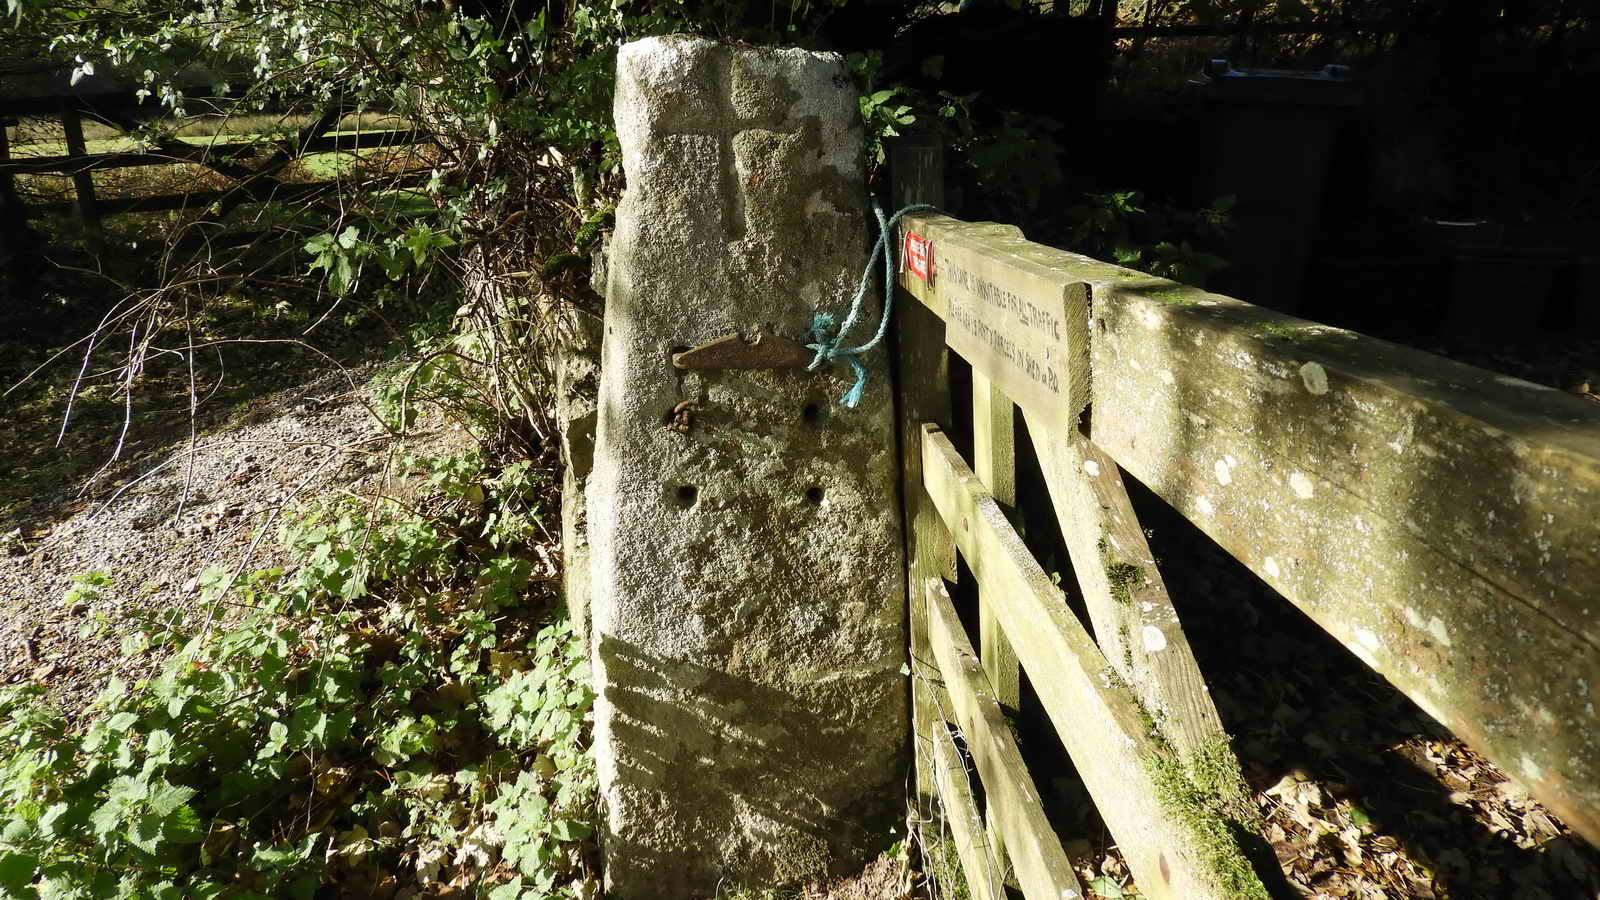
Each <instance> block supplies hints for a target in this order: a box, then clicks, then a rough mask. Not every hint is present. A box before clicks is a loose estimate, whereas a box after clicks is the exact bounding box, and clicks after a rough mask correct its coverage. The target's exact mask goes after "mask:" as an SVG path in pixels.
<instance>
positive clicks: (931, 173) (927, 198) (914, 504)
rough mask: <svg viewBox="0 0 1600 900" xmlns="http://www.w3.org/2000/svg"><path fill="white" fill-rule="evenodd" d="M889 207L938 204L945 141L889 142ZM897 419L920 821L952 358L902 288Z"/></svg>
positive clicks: (932, 797)
mask: <svg viewBox="0 0 1600 900" xmlns="http://www.w3.org/2000/svg"><path fill="white" fill-rule="evenodd" d="M887 149H888V157H889V177H890V193H891V198H890V199H891V205H892V207H893V208H894V209H896V210H898V209H903V208H905V207H907V206H910V205H912V204H914V203H928V204H932V205H934V206H940V205H942V204H943V203H944V200H945V195H944V144H943V143H942V142H941V141H940V140H939V138H937V137H934V136H921V135H907V136H905V137H901V138H897V139H895V140H893V141H890V142H888V144H887ZM895 315H896V316H897V317H898V320H899V327H897V328H895V329H893V331H892V332H891V333H892V334H893V335H894V338H895V397H896V399H897V404H896V417H897V421H898V425H899V434H900V474H901V482H900V497H901V502H902V504H903V505H904V514H905V529H906V531H905V534H906V565H907V569H908V575H907V578H906V584H907V586H908V588H909V603H910V610H909V614H910V619H909V622H910V631H911V634H910V640H911V669H912V671H911V676H912V677H911V701H912V704H911V706H912V709H911V716H912V730H913V735H912V738H913V741H912V743H913V750H914V754H915V757H916V763H915V768H916V787H915V790H916V807H917V813H918V815H919V816H920V817H921V818H923V819H924V820H926V819H927V818H928V817H929V816H930V815H931V813H932V812H933V810H934V809H936V808H937V806H938V799H937V798H938V795H939V792H938V787H937V784H936V781H935V777H934V761H935V760H936V759H937V758H938V757H937V753H936V750H937V745H936V741H937V739H938V738H939V737H940V736H941V735H942V734H943V731H944V725H943V722H944V717H943V715H942V713H941V712H940V711H939V708H938V704H937V703H936V702H935V693H934V692H935V690H936V688H935V684H936V683H937V681H938V677H939V675H938V663H937V661H936V660H935V659H934V656H933V651H932V649H931V648H930V647H929V644H928V617H927V610H926V604H925V603H924V602H923V599H922V592H923V590H924V585H926V584H927V583H928V581H929V580H930V579H936V578H945V579H948V580H950V581H954V580H955V572H956V547H955V542H954V541H952V540H951V538H950V535H949V533H948V532H947V531H946V530H945V528H944V525H943V523H941V522H940V521H939V514H938V511H937V510H935V509H934V508H933V504H932V501H930V500H929V499H928V495H927V491H926V490H925V489H924V488H923V486H922V430H921V429H922V423H923V422H938V423H940V424H941V425H944V426H948V425H949V424H950V388H949V385H950V360H949V354H948V351H947V350H946V349H945V344H944V321H943V320H942V319H940V318H939V317H938V316H937V315H934V314H933V313H932V312H930V311H929V310H928V308H927V307H925V306H923V305H922V304H921V303H918V302H916V300H915V299H913V298H912V297H910V296H909V295H907V294H906V293H905V292H904V291H903V290H900V289H898V288H897V289H896V291H895Z"/></svg>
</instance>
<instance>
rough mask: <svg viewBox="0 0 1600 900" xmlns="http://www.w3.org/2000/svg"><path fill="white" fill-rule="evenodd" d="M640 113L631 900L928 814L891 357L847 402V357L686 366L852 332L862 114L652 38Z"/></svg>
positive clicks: (613, 815)
mask: <svg viewBox="0 0 1600 900" xmlns="http://www.w3.org/2000/svg"><path fill="white" fill-rule="evenodd" d="M616 120H617V133H618V137H619V139H620V142H621V145H622V160H623V167H624V169H625V170H626V173H627V184H628V188H627V193H626V194H625V195H624V197H623V200H622V205H621V206H620V207H619V208H618V209H617V222H616V231H615V234H614V236H613V238H612V241H611V244H610V249H609V251H608V260H607V271H608V275H607V305H606V314H605V336H604V349H603V365H602V376H601V385H600V397H599V416H598V426H597V429H596V447H595V463H594V472H593V475H592V476H591V480H590V483H589V490H588V498H589V500H588V502H589V524H590V542H591V546H592V552H593V561H592V576H593V611H592V615H593V637H592V645H593V647H594V665H595V681H596V685H595V688H596V691H597V692H598V694H599V699H598V701H597V704H596V710H595V740H596V753H597V757H598V760H599V771H600V782H601V789H602V795H603V805H604V810H605V817H606V821H605V834H604V850H605V854H606V867H607V871H606V881H607V888H608V891H609V894H608V895H609V896H611V897H615V898H621V900H634V898H687V897H697V898H698V897H709V896H712V895H713V893H714V892H715V890H716V889H717V886H718V885H719V884H721V885H722V886H723V887H724V888H727V887H731V886H734V885H739V884H744V885H748V886H774V885H782V884H792V883H797V882H803V881H808V880H811V879H814V878H819V877H823V876H827V875H829V874H834V873H839V872H843V871H845V870H848V869H850V868H852V867H855V866H859V865H860V864H861V863H863V862H865V861H867V860H869V859H870V858H871V857H872V856H873V855H874V854H876V853H877V852H879V851H880V850H881V849H882V848H883V846H884V844H885V843H886V841H887V840H888V837H887V836H888V834H889V832H890V829H891V828H892V827H893V825H894V823H895V822H896V821H897V820H898V819H899V818H900V816H901V815H903V812H904V808H905V779H906V765H907V761H908V753H907V749H908V748H907V734H908V725H907V687H906V682H905V676H904V675H903V674H902V671H903V666H904V664H905V661H906V651H905V645H906V643H905V642H906V637H905V627H906V626H905V590H904V585H903V580H904V576H903V571H902V556H901V537H900V517H899V514H898V505H897V504H898V500H897V498H896V488H895V485H896V448H895V437H894V431H893V422H892V408H893V405H892V398H891V396H890V393H889V390H888V385H889V383H890V381H889V377H888V370H887V360H886V359H885V357H884V356H883V355H882V354H881V353H879V354H873V355H870V356H868V357H867V358H866V359H865V360H864V361H865V363H866V364H867V366H868V368H869V369H871V370H872V372H873V379H872V381H871V382H870V383H869V384H868V387H867V390H866V394H865V397H864V398H863V400H862V402H861V404H860V406H859V407H858V408H856V409H847V408H844V407H843V406H840V405H839V404H838V402H837V398H838V397H839V396H840V394H841V393H843V391H844V390H845V389H846V388H848V387H849V385H850V379H851V377H852V376H851V375H850V373H849V371H848V367H845V366H842V365H841V366H835V367H833V370H832V371H822V372H817V373H811V372H805V371H803V370H794V369H790V370H785V371H775V370H736V369H693V370H679V369H676V368H674V366H673V364H672V361H671V356H672V354H673V352H674V351H682V350H685V349H687V348H689V347H692V346H695V345H698V344H701V343H704V342H707V341H710V340H712V339H714V338H718V337H721V336H724V335H727V334H729V333H731V332H741V333H744V334H746V335H751V334H754V333H756V332H758V331H760V330H763V329H767V330H770V331H771V332H773V333H775V334H778V335H781V336H784V337H788V338H794V339H798V338H800V337H801V336H802V335H803V333H804V331H805V330H806V328H807V327H808V325H809V324H810V322H811V319H812V316H813V314H815V313H816V312H819V311H830V312H834V313H836V314H840V315H841V318H842V313H843V312H844V308H845V306H846V305H847V304H848V302H849V298H850V296H851V294H852V293H853V292H854V289H855V284H856V282H857V281H858V280H859V279H860V277H861V270H862V266H863V264H864V263H865V261H866V250H867V243H866V233H865V230H864V223H865V222H866V220H867V217H866V215H865V212H864V203H865V192H864V187H863V184H862V165H861V160H862V134H861V130H860V127H859V125H858V121H857V113H856V108H855V97H854V95H853V93H852V91H851V89H850V86H849V83H848V81H847V80H846V78H845V72H844V68H843V65H842V64H841V61H840V59H839V57H838V56H836V55H833V54H820V53H810V52H804V51H800V50H773V49H756V48H735V47H732V46H727V45H723V44H718V43H715V42H712V41H706V40H701V39H694V38H687V37H681V36H680V37H666V38H650V39H646V40H641V41H637V42H635V43H632V44H628V45H627V46H625V47H623V48H622V50H621V52H620V54H619V57H618V60H617V95H616ZM877 305H878V304H877V303H876V302H873V303H872V304H871V309H870V310H868V313H867V314H866V315H864V316H863V319H864V320H866V321H865V325H864V327H862V328H859V329H858V334H857V335H855V336H856V337H857V338H858V340H859V339H860V337H861V335H870V333H871V329H872V328H873V327H874V326H875V325H876V323H877V317H878V314H879V312H880V311H879V310H878V309H877Z"/></svg>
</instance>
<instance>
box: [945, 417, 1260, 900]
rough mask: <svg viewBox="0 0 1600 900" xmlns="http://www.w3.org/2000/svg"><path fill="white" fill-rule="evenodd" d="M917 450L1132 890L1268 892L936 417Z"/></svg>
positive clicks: (1155, 893)
mask: <svg viewBox="0 0 1600 900" xmlns="http://www.w3.org/2000/svg"><path fill="white" fill-rule="evenodd" d="M922 451H923V477H924V479H925V480H926V484H927V487H928V494H929V496H930V497H931V498H932V500H933V502H934V504H935V505H936V506H937V507H938V509H939V515H940V516H941V517H942V518H943V520H944V521H945V522H946V523H947V524H948V526H949V530H950V532H951V534H952V535H953V536H954V537H955V539H956V545H957V547H958V548H959V549H960V550H961V554H962V556H964V557H965V558H966V559H967V563H968V565H969V567H970V568H971V569H972V571H973V574H974V575H975V576H976V577H977V579H978V581H979V582H980V583H981V584H983V585H984V586H985V587H990V588H993V589H994V590H993V593H992V595H991V596H992V597H994V598H995V599H996V600H997V601H999V602H997V603H996V605H995V606H996V612H997V613H998V615H999V617H1000V622H1001V625H1002V626H1004V628H1005V630H1006V635H1007V636H1008V637H1009V638H1010V639H1011V645H1012V647H1014V648H1015V649H1016V652H1017V657H1018V658H1019V659H1020V660H1021V661H1022V667H1023V669H1024V670H1025V671H1026V672H1027V673H1028V680H1029V682H1030V683H1031V684H1032V685H1033V686H1034V689H1035V691H1036V692H1037V693H1038V695H1039V700H1040V702H1041V703H1042V704H1043V705H1044V708H1045V711H1046V712H1047V713H1049V715H1050V719H1051V721H1052V722H1054V723H1055V726H1056V732H1057V734H1058V735H1059V736H1060V737H1061V741H1062V743H1063V744H1064V745H1065V746H1066V748H1067V753H1068V754H1069V755H1070V756H1071V757H1072V762H1073V765H1074V766H1076V767H1077V769H1078V774H1079V775H1080V776H1082V778H1083V781H1084V784H1085V785H1086V786H1088V788H1089V793H1090V795H1091V796H1093V797H1094V800H1095V806H1096V807H1097V808H1098V809H1099V811H1100V814H1101V816H1102V817H1103V818H1104V819H1105V822H1106V825H1107V826H1108V827H1109V828H1110V829H1111V833H1112V834H1113V835H1114V836H1115V837H1116V839H1117V846H1118V847H1119V848H1120V849H1121V850H1122V852H1123V854H1124V855H1125V857H1126V859H1127V861H1128V867H1129V868H1130V869H1131V870H1132V871H1133V875H1134V878H1135V880H1136V881H1137V882H1138V884H1139V889H1140V891H1142V892H1143V893H1144V894H1145V895H1147V896H1150V897H1157V898H1165V897H1171V898H1186V900H1190V898H1204V897H1217V898H1224V897H1227V898H1238V897H1259V898H1265V897H1266V889H1265V888H1264V887H1263V886H1262V885H1261V881H1260V879H1259V878H1258V877H1257V876H1256V875H1255V873H1254V872H1253V871H1252V870H1251V868H1250V865H1249V863H1248V862H1247V861H1246V860H1245V858H1244V855H1243V854H1242V853H1241V852H1240V849H1239V847H1238V845H1237V843H1236V842H1235V840H1234V837H1233V834H1232V832H1231V831H1230V828H1229V825H1228V824H1227V823H1226V822H1224V821H1223V820H1221V819H1220V817H1218V816H1217V815H1215V813H1214V812H1213V811H1212V810H1210V809H1208V808H1204V807H1202V806H1199V805H1197V804H1194V803H1185V802H1183V799H1182V798H1184V797H1191V798H1192V797H1194V796H1204V795H1205V794H1206V793H1207V792H1208V791H1207V789H1192V788H1189V787H1187V786H1186V779H1190V778H1195V777H1196V773H1194V772H1192V771H1191V772H1188V773H1186V774H1179V773H1180V772H1181V769H1179V768H1177V767H1178V766H1179V764H1178V763H1176V762H1175V761H1174V760H1173V759H1172V756H1171V752H1170V750H1169V749H1168V748H1166V747H1165V746H1163V744H1162V742H1161V740H1160V738H1159V737H1157V736H1155V735H1152V734H1151V733H1150V732H1149V731H1148V730H1147V729H1146V727H1145V726H1144V723H1143V721H1142V716H1141V712H1140V710H1139V706H1138V702H1137V701H1136V700H1135V699H1134V696H1133V694H1132V692H1131V691H1130V690H1129V689H1128V687H1127V686H1126V685H1125V684H1124V683H1123V682H1122V680H1121V679H1120V678H1119V677H1117V675H1116V672H1115V670H1114V669H1112V668H1111V667H1110V666H1109V665H1108V664H1107V663H1106V661H1105V657H1104V656H1102V655H1101V654H1100V650H1099V648H1097V647H1096V646H1095V644H1094V640H1093V639H1092V638H1090V637H1089V634H1088V632H1087V631H1085V630H1084V628H1083V625H1082V624H1081V623H1080V622H1079V621H1078V620H1077V618H1076V617H1075V616H1073V614H1072V611H1071V610H1070V609H1068V608H1067V605H1066V602H1065V600H1064V598H1062V596H1061V592H1060V591H1059V590H1058V589H1057V588H1056V586H1055V585H1054V584H1052V583H1051V581H1050V578H1049V576H1047V575H1045V573H1044V570H1043V569H1041V568H1039V564H1038V563H1037V562H1036V561H1035V560H1034V558H1033V556H1032V555H1031V554H1030V553H1029V552H1028V549H1027V547H1026V546H1024V545H1023V543H1022V539H1021V538H1020V537H1018V536H1017V533H1016V531H1015V530H1014V529H1012V527H1011V526H1010V524H1009V523H1008V522H1006V519H1005V515H1004V514H1003V513H1002V512H1001V511H1000V507H999V505H998V504H996V503H995V502H994V498H992V497H990V496H989V494H988V492H987V491H985V490H984V489H983V485H982V484H980V483H979V482H978V478H977V476H976V475H974V474H973V473H972V470H970V469H968V468H967V466H966V464H965V463H964V462H963V461H962V460H961V457H960V455H959V454H958V453H957V452H956V450H955V448H954V447H953V446H951V445H950V441H949V440H948V439H947V438H946V437H945V436H944V434H943V433H942V432H940V431H939V429H938V428H937V427H935V426H933V425H928V426H925V427H924V430H923V444H922ZM936 649H937V648H936ZM947 674H948V673H947ZM987 783H988V778H987V773H985V784H987ZM1209 787H1210V785H1207V788H1209ZM1008 837H1012V838H1013V839H1014V835H1012V834H1011V833H1010V832H1008ZM1014 858H1015V857H1014ZM1019 869H1020V866H1019Z"/></svg>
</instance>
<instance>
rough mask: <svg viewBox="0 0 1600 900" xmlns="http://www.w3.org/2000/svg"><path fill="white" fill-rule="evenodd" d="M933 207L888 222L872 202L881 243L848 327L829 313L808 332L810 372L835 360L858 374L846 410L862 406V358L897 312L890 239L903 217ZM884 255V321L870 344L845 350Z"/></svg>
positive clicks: (918, 207) (918, 206) (916, 208)
mask: <svg viewBox="0 0 1600 900" xmlns="http://www.w3.org/2000/svg"><path fill="white" fill-rule="evenodd" d="M931 209H933V207H932V206H930V205H928V204H926V203H915V204H912V205H911V206H908V207H906V208H905V209H902V210H900V211H899V212H897V213H895V214H894V215H893V216H892V217H890V219H889V220H888V221H887V222H885V221H884V219H883V210H882V209H881V208H880V207H879V206H878V202H877V201H876V200H874V201H872V214H873V215H874V216H875V217H877V219H878V242H877V243H876V244H874V245H873V246H872V255H871V256H868V257H867V267H866V270H865V271H863V272H862V273H861V286H860V287H858V288H856V295H855V297H854V298H853V299H852V300H851V301H850V314H849V315H848V316H845V320H844V324H843V325H841V326H839V327H838V328H837V329H835V328H834V324H833V323H834V320H833V316H832V315H831V314H829V313H817V314H816V316H815V317H814V318H813V319H812V320H811V328H810V329H808V330H807V331H806V340H808V341H810V343H808V344H806V348H807V349H809V350H815V351H816V352H817V355H816V357H814V358H813V359H812V360H811V365H809V366H806V371H808V372H814V371H816V369H817V367H818V366H820V365H822V364H823V363H825V362H827V361H829V360H832V359H842V360H844V361H845V362H847V363H849V364H850V368H851V369H853V370H854V371H855V374H856V383H855V384H854V385H852V386H851V388H850V390H848V391H845V394H844V396H843V397H841V398H840V399H839V402H840V403H843V404H844V405H845V406H848V407H851V408H854V407H855V405H856V404H857V403H860V402H861V391H862V389H863V388H865V387H866V384H867V367H866V366H864V365H862V363H861V359H860V357H861V355H862V354H864V353H866V352H867V351H869V350H871V349H872V348H874V347H876V346H878V344H879V342H881V341H882V340H883V336H884V335H885V334H888V333H889V313H890V312H891V311H892V310H893V309H894V249H893V248H891V247H890V246H889V235H890V233H891V231H892V230H893V228H894V224H895V223H896V222H898V221H900V217H901V216H904V215H906V214H907V213H914V212H922V211H924V210H931ZM880 253H881V254H883V318H882V319H880V320H879V321H878V331H877V333H876V334H874V335H873V336H872V340H870V341H867V342H866V343H865V344H861V345H860V346H857V347H845V346H842V345H843V344H844V336H845V335H846V334H848V333H849V332H850V329H851V328H853V327H855V324H856V319H858V318H860V317H861V306H862V304H863V302H864V301H865V300H866V297H867V288H868V287H870V286H871V284H872V264H873V263H874V262H876V261H877V259H878V254H880Z"/></svg>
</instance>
